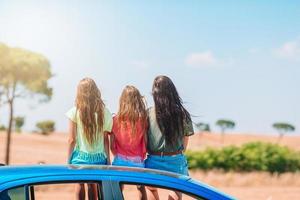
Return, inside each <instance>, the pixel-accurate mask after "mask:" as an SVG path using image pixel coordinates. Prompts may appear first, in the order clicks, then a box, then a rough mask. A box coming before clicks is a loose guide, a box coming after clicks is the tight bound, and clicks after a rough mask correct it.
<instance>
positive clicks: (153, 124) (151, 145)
mask: <svg viewBox="0 0 300 200" xmlns="http://www.w3.org/2000/svg"><path fill="white" fill-rule="evenodd" d="M152 95H153V100H154V107H152V108H149V110H148V117H149V131H148V134H147V137H148V140H147V151H148V157H147V159H146V161H145V166H146V168H152V169H160V170H165V171H170V172H175V173H179V174H183V175H188V166H187V160H186V157H185V156H184V154H183V152H184V151H185V150H186V147H187V144H188V136H191V135H193V134H194V130H193V125H192V120H191V116H190V114H189V112H188V111H187V110H186V109H185V108H184V107H183V105H182V104H183V103H182V100H181V98H180V96H179V94H178V92H177V89H176V87H175V85H174V84H173V82H172V80H171V79H170V78H169V77H167V76H158V77H156V78H155V79H154V83H153V87H152ZM148 189H149V190H150V196H149V197H150V199H159V196H158V193H157V189H156V188H148ZM181 198H182V197H181V193H180V192H174V193H172V194H169V199H181Z"/></svg>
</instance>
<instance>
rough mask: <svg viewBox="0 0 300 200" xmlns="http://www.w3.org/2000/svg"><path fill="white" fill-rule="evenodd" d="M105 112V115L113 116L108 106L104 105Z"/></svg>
mask: <svg viewBox="0 0 300 200" xmlns="http://www.w3.org/2000/svg"><path fill="white" fill-rule="evenodd" d="M103 114H104V117H108V118H112V114H111V112H110V110H109V109H108V108H107V107H104V110H103Z"/></svg>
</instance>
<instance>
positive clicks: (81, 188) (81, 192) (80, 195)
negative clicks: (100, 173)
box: [75, 184, 85, 200]
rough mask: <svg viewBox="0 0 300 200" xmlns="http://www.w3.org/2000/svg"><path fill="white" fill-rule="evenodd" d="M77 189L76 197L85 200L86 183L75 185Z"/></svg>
mask: <svg viewBox="0 0 300 200" xmlns="http://www.w3.org/2000/svg"><path fill="white" fill-rule="evenodd" d="M75 191H76V199H77V200H84V199H85V189H84V184H77V185H76V186H75Z"/></svg>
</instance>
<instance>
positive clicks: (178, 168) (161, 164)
mask: <svg viewBox="0 0 300 200" xmlns="http://www.w3.org/2000/svg"><path fill="white" fill-rule="evenodd" d="M145 166H146V168H151V169H159V170H164V171H168V172H174V173H177V174H183V175H187V176H188V175H189V173H188V164H187V160H186V157H185V155H183V154H177V155H174V156H158V155H148V157H147V159H146V161H145Z"/></svg>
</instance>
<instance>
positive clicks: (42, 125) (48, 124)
mask: <svg viewBox="0 0 300 200" xmlns="http://www.w3.org/2000/svg"><path fill="white" fill-rule="evenodd" d="M36 127H37V128H38V129H39V130H40V131H41V133H42V134H43V135H48V134H49V133H51V132H53V131H55V122H54V121H52V120H46V121H41V122H38V123H37V124H36Z"/></svg>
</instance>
